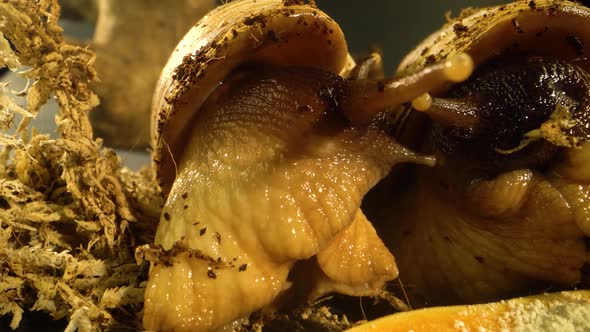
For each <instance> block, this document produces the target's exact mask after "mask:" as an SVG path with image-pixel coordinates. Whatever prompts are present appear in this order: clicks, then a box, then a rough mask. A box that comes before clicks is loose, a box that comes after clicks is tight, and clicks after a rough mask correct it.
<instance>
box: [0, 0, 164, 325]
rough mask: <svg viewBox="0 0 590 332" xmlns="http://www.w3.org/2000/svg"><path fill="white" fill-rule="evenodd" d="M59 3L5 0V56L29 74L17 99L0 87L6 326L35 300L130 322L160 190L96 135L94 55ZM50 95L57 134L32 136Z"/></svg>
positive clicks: (38, 305)
mask: <svg viewBox="0 0 590 332" xmlns="http://www.w3.org/2000/svg"><path fill="white" fill-rule="evenodd" d="M59 11H60V8H59V5H58V3H57V1H56V0H38V1H21V0H8V1H4V2H1V3H0V33H1V35H0V66H8V67H9V68H10V69H11V70H13V71H17V72H19V73H20V75H22V76H24V77H26V78H27V79H28V80H29V81H30V83H31V84H29V88H28V89H27V90H26V91H23V92H22V93H21V94H22V95H24V96H26V106H24V107H21V106H18V105H17V104H16V103H14V102H13V101H11V99H9V98H8V97H7V96H6V95H5V93H4V91H2V93H1V94H0V125H1V129H2V131H3V133H2V135H1V136H0V144H1V145H2V151H1V152H0V315H7V314H8V315H12V322H11V327H12V328H16V327H18V325H19V322H20V320H21V316H22V314H23V312H24V311H27V310H42V311H45V312H48V313H49V314H51V316H52V317H54V318H56V319H59V318H63V317H67V318H68V319H69V325H68V327H67V328H66V331H73V330H74V329H76V328H79V329H80V331H89V330H107V329H112V328H114V327H115V326H117V327H118V328H128V329H132V330H134V329H136V328H138V326H139V318H138V317H139V315H138V313H139V312H140V310H141V307H142V303H143V288H142V287H143V282H144V281H145V278H146V273H145V269H144V267H142V266H139V265H137V264H136V263H135V260H134V255H133V251H134V247H135V245H136V244H138V243H146V242H151V240H152V236H153V234H154V229H155V223H156V220H157V217H158V215H159V207H160V206H161V201H160V198H159V197H160V196H159V194H158V193H157V192H156V190H155V188H156V186H155V182H154V179H153V174H152V173H151V171H150V170H144V171H142V172H139V173H134V172H131V171H129V170H127V169H125V168H122V166H121V162H120V160H119V158H118V156H117V155H116V154H115V153H114V152H113V151H111V150H108V149H105V148H103V147H102V142H101V140H100V139H95V138H93V135H92V129H91V126H90V123H89V121H88V112H89V111H90V110H91V109H93V108H94V107H95V106H96V105H98V98H97V97H96V95H95V94H94V93H93V92H92V91H91V90H90V89H89V84H90V83H91V82H92V81H94V80H95V79H96V74H95V71H94V69H93V66H92V65H93V61H94V54H93V53H92V52H91V51H89V50H87V49H84V48H81V47H77V46H72V45H68V44H66V43H65V42H64V40H63V37H62V29H61V28H60V27H59V25H58V24H57V19H58V17H59ZM9 88H10V87H9V86H8V87H4V89H9ZM50 96H54V98H55V100H56V101H57V104H58V107H59V108H58V114H57V116H56V124H57V131H58V138H57V139H54V140H52V139H49V137H48V136H46V135H39V134H36V133H34V132H33V134H32V135H31V136H30V137H28V135H27V131H26V130H25V129H26V127H27V125H28V123H29V121H30V120H31V119H32V117H34V116H35V115H36V114H37V113H38V112H39V111H40V110H41V111H42V109H41V106H43V105H44V104H45V103H46V102H47V100H48V99H49V97H50ZM15 115H18V117H20V118H22V119H23V120H22V121H21V123H20V125H19V126H18V130H17V132H16V133H15V134H10V135H9V134H8V133H7V129H8V128H9V127H10V124H12V123H13V122H14V121H15V119H16V118H17V117H15Z"/></svg>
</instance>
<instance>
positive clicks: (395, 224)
mask: <svg viewBox="0 0 590 332" xmlns="http://www.w3.org/2000/svg"><path fill="white" fill-rule="evenodd" d="M588 20H590V10H589V9H588V8H586V7H584V6H582V5H580V4H576V3H572V2H569V1H534V2H530V3H529V2H514V3H511V4H508V5H503V6H497V7H490V8H484V9H481V10H472V11H469V12H467V13H464V14H462V15H461V16H460V17H459V18H458V19H457V20H456V21H454V22H452V23H449V24H448V25H447V26H445V27H444V28H443V29H442V30H441V31H439V32H437V33H435V34H433V35H432V36H431V37H429V38H427V40H426V41H425V42H424V43H422V44H421V45H419V46H418V47H417V48H416V50H415V51H414V52H412V53H411V54H410V55H408V56H407V57H406V59H405V60H404V61H403V62H402V64H401V66H400V72H401V73H406V74H407V73H411V72H412V71H414V70H417V69H419V68H421V66H423V65H424V64H426V63H430V62H432V61H440V60H442V59H444V58H445V57H447V56H452V55H453V54H454V52H466V53H468V54H470V55H471V56H472V58H473V61H474V63H475V65H476V68H475V71H474V73H473V75H472V76H471V77H470V79H469V80H467V81H466V82H463V83H460V84H456V85H448V84H445V85H440V86H439V87H437V88H435V89H433V91H435V92H434V93H433V96H428V95H427V96H424V97H423V98H422V99H424V100H421V102H419V103H415V104H414V106H415V110H421V111H423V112H424V113H425V114H426V115H428V117H429V119H425V117H424V113H421V112H416V111H413V112H411V113H410V115H409V116H408V117H407V118H406V119H407V120H406V121H407V122H406V123H404V124H403V125H399V124H398V125H397V128H398V129H399V131H398V133H399V139H400V141H401V142H402V143H405V144H408V145H412V146H414V147H416V148H417V149H418V150H419V151H421V152H423V153H429V154H433V155H434V156H436V158H437V166H435V167H434V168H424V167H420V166H417V167H416V168H415V169H414V170H412V171H411V175H409V176H411V177H412V180H409V184H408V185H407V187H405V188H406V191H405V192H401V190H399V186H395V185H394V186H390V184H386V183H385V182H384V183H383V186H380V188H378V190H377V191H376V193H375V195H372V196H371V198H372V199H374V200H375V201H378V202H384V201H387V202H393V204H391V205H390V208H389V209H387V211H385V210H381V211H377V209H375V210H373V211H368V212H367V214H368V215H369V216H370V218H371V219H372V220H379V222H378V223H377V225H378V226H377V229H378V232H379V234H380V235H381V236H382V238H383V239H384V241H385V242H386V243H387V245H388V247H389V248H390V249H391V250H392V252H393V253H394V254H395V255H396V258H397V262H398V266H399V268H400V271H401V272H400V278H401V279H402V280H403V282H404V283H407V284H411V285H412V287H411V288H408V292H409V293H410V299H411V301H412V303H413V304H414V305H417V306H424V305H436V304H439V305H441V304H454V303H478V302H488V301H493V300H499V299H502V298H508V297H510V296H517V295H522V294H527V293H529V292H534V291H538V290H540V289H544V288H546V287H548V285H550V286H552V287H562V288H568V287H575V286H577V285H579V283H580V282H581V280H582V270H583V266H584V264H586V263H587V257H588V256H587V249H586V246H585V243H584V241H585V238H587V236H588V235H590V233H589V232H588V230H589V227H588V225H589V223H588V222H589V221H590V218H589V217H590V215H588V211H590V209H589V207H590V201H589V200H588V198H589V195H588V193H589V192H590V186H589V185H590V182H588V177H587V172H586V170H587V169H588V167H590V164H587V161H588V151H589V143H588V140H589V139H590V132H589V131H588V128H589V126H588V123H589V122H590V103H589V101H590V92H589V91H590V74H589V71H588V70H589V68H590V63H589V62H588V60H587V59H588V55H589V49H588V48H587V47H585V46H584V45H590V32H589V31H588V29H586V27H587V26H588ZM430 119H431V120H430ZM573 165H575V166H573ZM388 186H390V187H388ZM388 188H389V189H388ZM373 204H375V203H373ZM382 206H383V205H382ZM425 271H431V272H430V273H425Z"/></svg>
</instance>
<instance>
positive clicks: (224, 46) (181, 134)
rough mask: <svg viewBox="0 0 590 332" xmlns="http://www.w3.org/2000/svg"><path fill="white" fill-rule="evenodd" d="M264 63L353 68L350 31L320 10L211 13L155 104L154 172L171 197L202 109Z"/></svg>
mask: <svg viewBox="0 0 590 332" xmlns="http://www.w3.org/2000/svg"><path fill="white" fill-rule="evenodd" d="M295 3H297V2H295ZM256 62H264V63H267V64H274V65H289V66H300V67H311V68H317V69H321V70H324V71H326V72H330V73H335V74H340V73H343V72H346V71H347V70H349V69H350V66H351V59H350V58H349V56H348V51H347V46H346V40H345V39H344V35H343V33H342V30H341V29H340V27H339V26H338V24H337V23H336V22H334V20H332V19H331V18H330V17H329V16H327V15H326V14H325V13H323V12H321V11H320V10H318V9H315V8H311V7H310V6H307V5H291V6H285V5H283V1H281V0H274V1H272V0H264V1H235V2H234V3H232V4H231V6H221V7H218V8H217V9H215V10H213V11H212V12H210V13H209V14H208V15H207V16H206V17H205V18H204V19H202V20H201V21H200V23H199V24H197V25H196V26H194V27H193V28H192V29H191V30H190V31H189V32H188V33H187V34H186V36H185V37H184V38H183V39H182V41H181V42H180V44H179V45H178V46H177V47H176V49H175V50H174V52H173V53H172V55H171V56H170V59H169V60H168V63H167V64H166V66H165V67H164V69H163V72H162V75H161V76H160V80H159V81H158V84H157V86H156V89H155V93H154V97H153V103H152V105H153V106H152V122H151V123H152V130H151V132H152V147H153V149H154V153H153V165H154V168H155V170H156V172H157V174H158V181H159V184H160V187H161V188H162V191H163V193H164V194H165V195H167V193H168V192H169V191H170V187H171V185H172V183H173V182H174V176H175V170H174V160H178V159H180V155H181V154H182V146H183V144H181V142H182V141H183V140H184V139H185V138H186V135H187V133H186V131H187V129H186V128H187V127H190V126H189V124H190V123H191V120H192V119H193V118H194V116H195V114H196V113H197V112H198V111H199V109H200V107H201V105H202V104H203V103H204V102H205V100H206V99H207V97H208V96H209V95H210V94H211V92H213V90H214V89H215V88H217V86H218V85H219V84H220V82H222V81H223V80H224V79H225V77H227V76H228V74H229V73H230V72H232V71H233V70H235V69H236V68H237V67H239V66H241V65H243V64H244V63H256ZM353 65H354V63H353Z"/></svg>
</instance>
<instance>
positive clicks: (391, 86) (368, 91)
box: [339, 53, 474, 124]
mask: <svg viewBox="0 0 590 332" xmlns="http://www.w3.org/2000/svg"><path fill="white" fill-rule="evenodd" d="M473 68H474V64H473V60H472V58H471V56H469V55H468V54H466V53H459V54H457V55H455V56H453V57H451V58H449V59H447V60H445V61H442V62H439V63H436V64H433V65H431V66H428V67H425V68H424V69H422V70H421V71H419V72H417V73H415V74H412V75H409V76H405V77H401V78H396V79H390V80H381V81H375V80H370V79H362V80H351V81H348V82H347V83H346V85H345V87H344V89H343V92H342V94H341V96H340V98H339V106H340V109H341V110H342V112H343V113H344V115H345V116H346V117H347V118H348V119H349V120H350V121H351V122H352V123H353V124H365V123H368V122H370V121H371V120H372V119H373V118H374V117H375V116H376V115H377V114H378V113H380V112H382V111H384V110H385V109H387V108H393V107H396V106H399V105H401V104H403V103H406V102H411V101H412V100H414V99H416V98H419V97H420V96H421V95H423V94H424V93H425V92H428V91H431V90H433V89H435V88H438V87H440V86H441V85H443V84H445V83H448V82H450V83H458V82H462V81H464V80H466V79H467V78H469V76H470V75H471V73H472V72H473Z"/></svg>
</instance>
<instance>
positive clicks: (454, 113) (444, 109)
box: [412, 93, 479, 130]
mask: <svg viewBox="0 0 590 332" xmlns="http://www.w3.org/2000/svg"><path fill="white" fill-rule="evenodd" d="M412 107H413V108H414V109H415V110H417V111H421V112H424V113H425V114H427V115H428V116H429V117H430V118H431V119H432V120H433V121H435V122H436V123H438V124H440V125H443V126H452V127H458V128H463V129H472V130H475V129H476V128H477V126H478V124H479V119H478V117H477V107H478V105H477V103H476V102H475V101H473V100H470V99H468V98H465V99H450V98H446V99H445V98H432V97H431V96H430V94H428V93H425V94H423V95H422V96H420V97H418V98H416V99H414V100H413V101H412Z"/></svg>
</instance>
